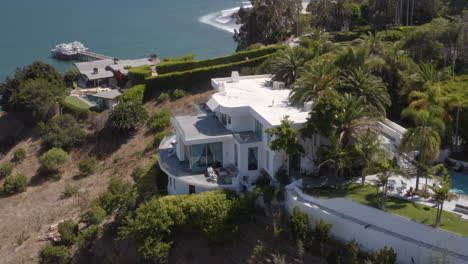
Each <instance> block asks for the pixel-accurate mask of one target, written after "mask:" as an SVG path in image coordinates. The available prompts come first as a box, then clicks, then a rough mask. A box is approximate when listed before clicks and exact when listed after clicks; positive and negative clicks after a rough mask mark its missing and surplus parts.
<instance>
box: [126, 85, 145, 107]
mask: <svg viewBox="0 0 468 264" xmlns="http://www.w3.org/2000/svg"><path fill="white" fill-rule="evenodd" d="M145 89H146V86H145V85H144V84H139V85H136V86H133V87H132V88H130V89H127V90H125V92H124V93H123V94H122V96H120V99H119V100H120V102H134V103H136V104H142V103H143V97H144V95H145Z"/></svg>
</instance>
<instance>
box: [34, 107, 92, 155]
mask: <svg viewBox="0 0 468 264" xmlns="http://www.w3.org/2000/svg"><path fill="white" fill-rule="evenodd" d="M39 130H40V131H41V134H42V139H43V142H44V144H45V146H46V147H49V148H63V149H70V148H72V147H76V146H79V145H80V144H82V143H83V142H84V140H85V137H86V133H85V132H84V131H83V130H82V129H81V127H80V125H79V124H78V122H77V121H76V119H75V118H74V117H73V116H72V115H69V114H65V115H61V116H58V117H55V118H53V119H50V120H49V121H47V123H42V122H41V123H40V124H39Z"/></svg>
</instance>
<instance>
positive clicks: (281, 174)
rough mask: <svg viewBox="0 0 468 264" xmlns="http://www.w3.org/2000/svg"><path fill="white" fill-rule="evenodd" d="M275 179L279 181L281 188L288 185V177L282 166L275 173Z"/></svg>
mask: <svg viewBox="0 0 468 264" xmlns="http://www.w3.org/2000/svg"><path fill="white" fill-rule="evenodd" d="M275 178H276V179H277V180H278V181H279V183H280V184H281V186H286V185H288V184H289V175H288V171H287V170H286V168H285V167H284V166H281V167H280V168H279V169H278V170H277V171H276V175H275Z"/></svg>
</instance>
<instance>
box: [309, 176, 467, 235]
mask: <svg viewBox="0 0 468 264" xmlns="http://www.w3.org/2000/svg"><path fill="white" fill-rule="evenodd" d="M376 191H377V189H376V188H375V187H374V186H372V185H368V184H366V185H364V186H362V185H360V184H351V185H348V186H344V187H341V188H338V189H335V188H331V187H322V188H308V189H306V190H305V192H306V193H307V194H310V195H312V196H316V197H319V198H327V199H328V198H347V199H351V200H354V201H356V202H359V203H363V204H366V205H369V206H372V207H376V208H377V207H378V206H377V200H378V196H377V195H376ZM386 210H387V211H388V212H390V213H393V214H397V215H400V216H403V217H405V218H408V219H411V220H413V221H416V222H419V223H423V224H427V225H430V226H433V225H434V223H435V216H436V211H437V210H436V209H435V208H431V207H429V206H426V205H423V204H419V203H415V202H411V201H407V200H404V199H399V198H396V197H392V196H388V198H387V204H386ZM440 228H441V229H444V230H447V231H451V232H454V233H458V234H460V235H463V236H468V221H467V220H463V219H462V218H461V216H460V215H458V214H454V213H450V212H447V211H444V212H443V213H442V221H441V224H440Z"/></svg>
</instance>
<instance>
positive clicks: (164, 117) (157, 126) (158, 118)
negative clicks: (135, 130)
mask: <svg viewBox="0 0 468 264" xmlns="http://www.w3.org/2000/svg"><path fill="white" fill-rule="evenodd" d="M170 125H171V114H170V113H169V112H167V111H162V112H159V113H155V114H153V115H151V117H150V119H149V121H148V128H149V129H151V130H152V131H153V132H161V131H163V130H164V129H166V128H167V127H169V126H170Z"/></svg>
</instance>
